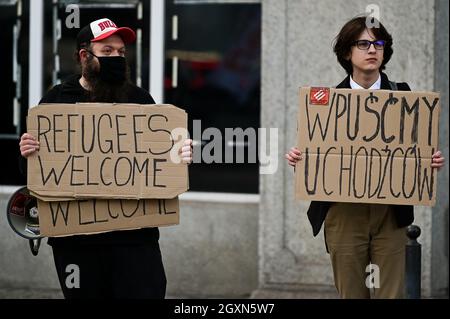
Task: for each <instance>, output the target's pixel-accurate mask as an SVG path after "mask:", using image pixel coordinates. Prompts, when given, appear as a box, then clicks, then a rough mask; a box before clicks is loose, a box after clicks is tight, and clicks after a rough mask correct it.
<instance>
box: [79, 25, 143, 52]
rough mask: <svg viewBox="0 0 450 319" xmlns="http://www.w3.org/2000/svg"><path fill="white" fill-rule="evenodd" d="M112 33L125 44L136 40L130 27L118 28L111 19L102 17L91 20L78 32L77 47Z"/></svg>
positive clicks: (99, 39)
mask: <svg viewBox="0 0 450 319" xmlns="http://www.w3.org/2000/svg"><path fill="white" fill-rule="evenodd" d="M113 34H117V35H118V36H120V37H121V38H122V40H123V42H124V43H125V44H130V43H133V42H134V41H135V40H136V33H135V32H134V31H133V30H132V29H130V28H127V27H121V28H119V27H117V25H116V24H115V23H114V22H113V21H112V20H110V19H107V18H103V19H99V20H95V21H94V22H91V23H90V24H89V25H87V26H85V27H84V28H82V29H81V30H80V32H78V35H77V46H78V49H80V48H81V47H82V46H85V45H88V44H89V43H90V42H97V41H101V40H104V39H106V38H108V37H110V36H112V35H113Z"/></svg>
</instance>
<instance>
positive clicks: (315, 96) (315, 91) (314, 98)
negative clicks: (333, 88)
mask: <svg viewBox="0 0 450 319" xmlns="http://www.w3.org/2000/svg"><path fill="white" fill-rule="evenodd" d="M329 100H330V89H329V88H311V90H310V92H309V104H311V105H328V102H329Z"/></svg>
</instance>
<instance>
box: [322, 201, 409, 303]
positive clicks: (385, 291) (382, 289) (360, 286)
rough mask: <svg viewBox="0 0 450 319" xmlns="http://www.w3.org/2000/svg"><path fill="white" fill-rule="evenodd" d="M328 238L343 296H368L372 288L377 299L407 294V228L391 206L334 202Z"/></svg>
mask: <svg viewBox="0 0 450 319" xmlns="http://www.w3.org/2000/svg"><path fill="white" fill-rule="evenodd" d="M325 241H326V245H327V248H328V251H329V253H330V257H331V262H332V266H333V274H334V281H335V285H336V288H337V290H338V292H339V295H340V296H341V298H358V299H368V298H370V297H371V289H372V296H373V297H374V298H377V299H393V298H403V296H404V277H405V244H406V242H407V237H406V228H398V227H397V224H396V220H395V216H394V213H393V210H392V207H391V206H389V205H377V204H357V203H336V204H333V206H331V208H330V209H329V211H328V214H327V217H326V219H325ZM369 264H372V265H373V266H372V270H370V269H367V266H368V265H369ZM366 270H367V271H369V272H366ZM378 270H379V272H378ZM369 288H371V289H369Z"/></svg>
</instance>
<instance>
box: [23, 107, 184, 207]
mask: <svg viewBox="0 0 450 319" xmlns="http://www.w3.org/2000/svg"><path fill="white" fill-rule="evenodd" d="M186 128H187V114H186V112H185V111H184V110H182V109H179V108H176V107H174V106H172V105H138V104H47V105H39V106H37V107H34V108H32V109H30V111H29V114H28V118H27V130H28V132H29V133H30V134H32V135H33V136H35V137H36V139H37V140H38V141H39V142H40V150H39V152H36V153H35V154H34V155H33V156H31V157H29V158H28V189H29V190H30V191H31V192H32V194H33V195H35V196H37V197H38V198H40V199H42V200H45V201H49V200H59V201H60V200H64V199H88V198H105V199H134V200H139V199H163V198H175V197H177V196H178V195H179V194H181V193H183V192H185V191H187V190H188V170H187V165H186V164H183V163H181V162H180V156H179V154H178V150H179V149H181V147H182V143H183V141H184V140H185V139H186V138H187V136H186V135H187V130H186ZM175 129H178V130H177V131H176V134H175V135H174V130H175ZM180 129H184V130H180ZM179 134H181V135H179ZM171 153H172V156H171ZM174 154H175V155H176V156H175V157H174V156H173V155H174ZM173 158H175V159H177V160H178V162H177V161H174V160H173Z"/></svg>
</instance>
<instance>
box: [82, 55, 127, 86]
mask: <svg viewBox="0 0 450 319" xmlns="http://www.w3.org/2000/svg"><path fill="white" fill-rule="evenodd" d="M89 53H90V54H92V55H93V56H95V57H96V58H97V59H98V62H99V63H100V73H99V76H100V79H101V80H102V81H104V82H106V83H110V84H122V83H123V82H124V81H125V80H126V72H127V63H126V60H125V58H124V57H122V56H111V57H109V56H108V57H106V56H100V57H99V56H96V55H95V54H94V53H92V52H89Z"/></svg>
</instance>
